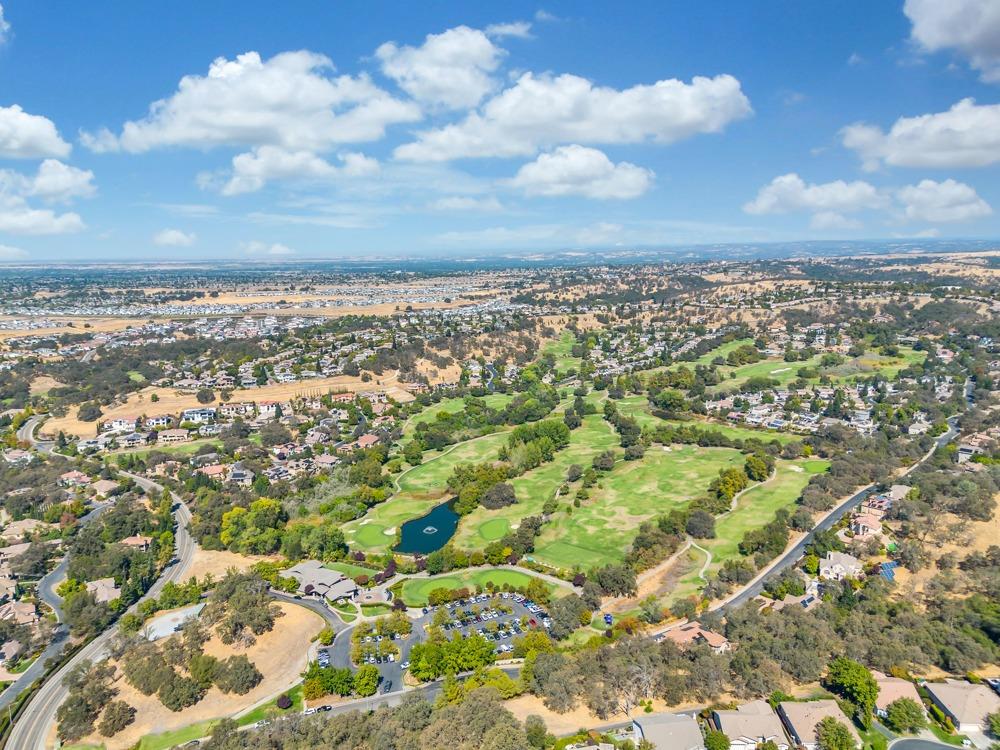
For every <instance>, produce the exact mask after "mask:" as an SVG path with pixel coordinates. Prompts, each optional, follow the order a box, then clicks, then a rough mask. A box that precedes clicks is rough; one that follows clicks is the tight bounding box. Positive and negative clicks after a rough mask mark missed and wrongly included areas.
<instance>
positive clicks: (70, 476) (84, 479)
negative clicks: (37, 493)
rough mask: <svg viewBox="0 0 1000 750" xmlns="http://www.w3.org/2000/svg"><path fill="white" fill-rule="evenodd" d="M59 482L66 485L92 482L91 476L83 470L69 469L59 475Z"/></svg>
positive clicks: (75, 485)
mask: <svg viewBox="0 0 1000 750" xmlns="http://www.w3.org/2000/svg"><path fill="white" fill-rule="evenodd" d="M59 484H61V485H63V486H64V487H77V486H79V485H82V484H90V477H88V476H87V475H86V474H84V473H83V472H82V471H76V470H75V469H74V470H73V471H67V472H66V473H65V474H63V475H62V476H60V477H59Z"/></svg>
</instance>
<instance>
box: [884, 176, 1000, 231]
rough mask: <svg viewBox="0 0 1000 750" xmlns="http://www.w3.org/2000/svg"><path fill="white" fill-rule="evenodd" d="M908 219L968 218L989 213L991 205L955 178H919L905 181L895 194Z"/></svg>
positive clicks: (940, 219) (934, 220)
mask: <svg viewBox="0 0 1000 750" xmlns="http://www.w3.org/2000/svg"><path fill="white" fill-rule="evenodd" d="M896 195H897V197H898V199H899V201H900V203H901V204H902V207H903V214H904V216H905V217H906V219H907V220H909V221H921V222H952V221H970V220H972V219H981V218H982V217H984V216H990V215H991V214H992V213H993V209H992V208H991V207H990V205H989V204H988V203H987V202H986V201H984V200H983V199H982V198H980V197H979V195H978V194H977V193H976V191H975V190H974V189H973V188H972V187H970V186H969V185H966V184H965V183H963V182H956V181H955V180H951V179H948V180H944V181H943V182H935V181H934V180H921V181H920V182H919V183H917V184H916V185H907V186H906V187H904V188H901V189H900V190H899V191H898V193H897V194H896Z"/></svg>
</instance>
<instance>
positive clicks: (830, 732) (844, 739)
mask: <svg viewBox="0 0 1000 750" xmlns="http://www.w3.org/2000/svg"><path fill="white" fill-rule="evenodd" d="M816 741H817V743H818V747H819V750H854V749H855V746H856V745H855V741H854V735H852V734H851V730H850V729H848V728H847V727H846V726H845V725H844V724H843V722H840V721H837V720H836V719H835V718H833V717H832V716H827V717H826V718H825V719H823V720H821V721H820V723H819V724H817V725H816Z"/></svg>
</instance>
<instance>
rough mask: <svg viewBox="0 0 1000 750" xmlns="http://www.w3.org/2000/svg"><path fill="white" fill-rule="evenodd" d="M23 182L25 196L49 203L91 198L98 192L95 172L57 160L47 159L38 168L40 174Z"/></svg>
mask: <svg viewBox="0 0 1000 750" xmlns="http://www.w3.org/2000/svg"><path fill="white" fill-rule="evenodd" d="M8 174H9V173H8ZM2 180H3V174H2V173H0V181H2ZM22 180H23V187H22V191H23V193H24V194H25V195H29V196H34V197H37V198H41V199H42V200H44V201H46V202H49V203H65V202H68V201H71V200H72V199H74V198H89V197H90V196H92V195H94V193H96V192H97V186H96V185H94V173H93V172H91V171H90V170H89V169H77V168H76V167H71V166H69V165H68V164H63V163H62V162H61V161H58V160H56V159H46V160H45V161H43V162H42V163H41V164H40V165H39V166H38V173H37V174H36V175H35V176H34V177H30V178H22Z"/></svg>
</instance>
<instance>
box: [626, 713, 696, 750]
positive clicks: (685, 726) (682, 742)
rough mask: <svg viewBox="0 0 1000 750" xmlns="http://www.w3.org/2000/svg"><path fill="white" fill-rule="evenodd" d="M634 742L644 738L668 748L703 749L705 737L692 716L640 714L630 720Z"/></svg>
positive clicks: (679, 749) (677, 749)
mask: <svg viewBox="0 0 1000 750" xmlns="http://www.w3.org/2000/svg"><path fill="white" fill-rule="evenodd" d="M632 726H633V731H634V742H635V744H636V745H638V744H639V743H640V742H642V741H643V740H645V741H646V742H649V743H651V744H652V745H653V747H657V748H669V750H705V739H704V737H702V734H701V728H700V727H699V726H698V722H697V721H696V720H695V718H694V717H693V716H686V715H684V714H665V713H661V714H642V715H641V716H639V717H637V718H635V719H633V720H632Z"/></svg>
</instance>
